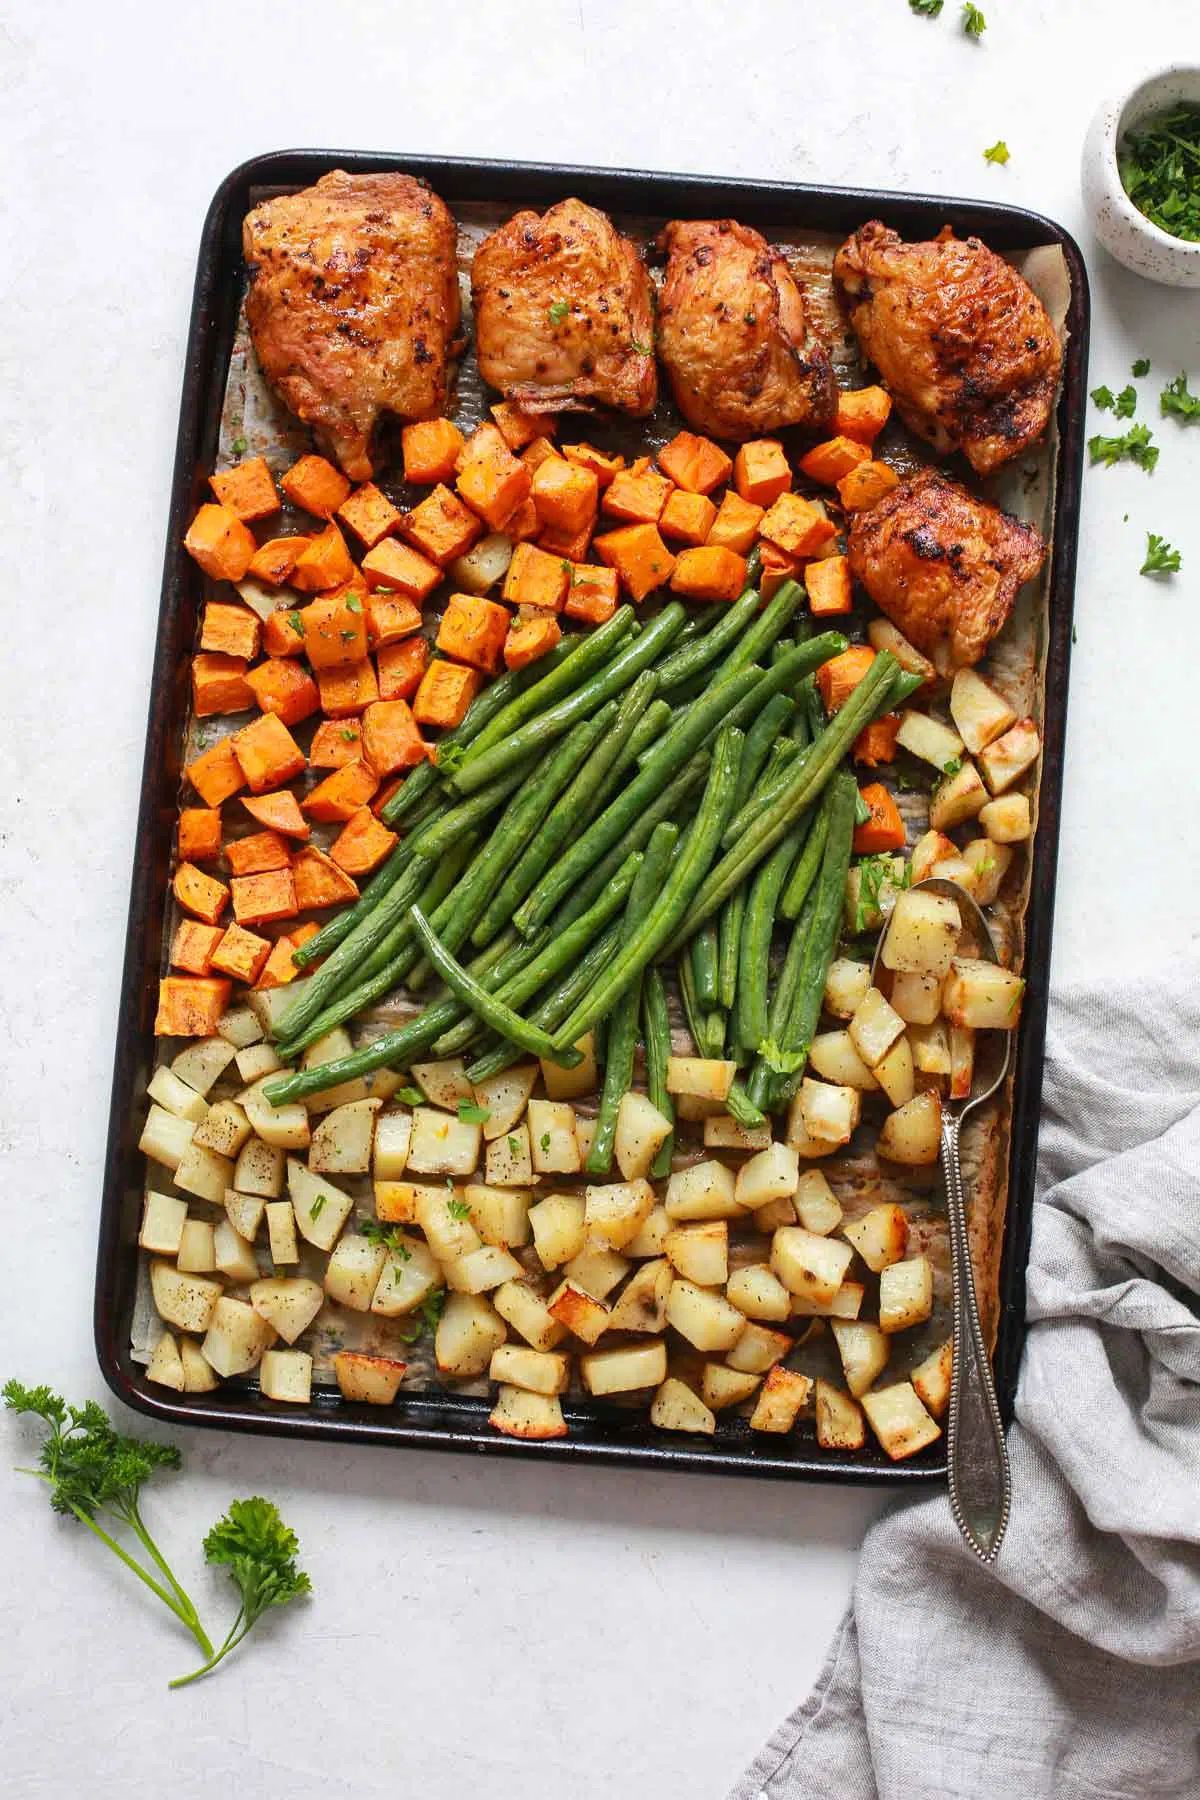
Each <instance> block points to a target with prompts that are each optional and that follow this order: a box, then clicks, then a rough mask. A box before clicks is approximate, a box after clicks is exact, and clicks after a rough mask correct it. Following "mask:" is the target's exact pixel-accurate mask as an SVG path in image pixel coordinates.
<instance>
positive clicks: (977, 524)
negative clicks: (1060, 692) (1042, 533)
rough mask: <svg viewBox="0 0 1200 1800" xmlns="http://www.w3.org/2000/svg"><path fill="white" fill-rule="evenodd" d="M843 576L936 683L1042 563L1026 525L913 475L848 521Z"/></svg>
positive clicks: (936, 476)
mask: <svg viewBox="0 0 1200 1800" xmlns="http://www.w3.org/2000/svg"><path fill="white" fill-rule="evenodd" d="M848 547H849V555H850V568H851V570H852V572H853V573H854V574H855V575H856V576H857V577H858V579H859V581H861V582H862V584H863V586H864V587H865V588H866V590H867V592H868V594H869V595H870V596H871V599H872V600H873V601H874V602H875V604H876V606H878V607H879V608H880V610H881V611H882V612H885V613H886V614H887V616H888V618H889V619H891V621H892V623H893V624H894V625H897V626H899V628H900V630H901V631H902V632H903V633H904V635H905V637H907V638H908V639H909V640H910V641H911V642H912V643H913V644H915V645H916V647H917V649H918V650H921V651H923V652H924V653H925V655H926V656H928V657H931V658H932V659H933V661H934V663H935V664H936V665H937V667H938V669H939V671H940V672H941V673H943V674H949V673H950V671H951V670H953V669H957V668H961V667H962V666H963V665H964V664H967V663H976V662H978V661H979V659H980V657H981V656H982V655H983V653H984V651H985V650H986V649H987V646H988V645H989V643H990V642H991V640H992V639H993V638H994V637H995V636H996V633H997V632H998V631H1000V630H1001V629H1002V627H1003V626H1004V624H1005V623H1006V621H1007V619H1008V616H1009V614H1010V613H1011V611H1012V608H1013V601H1014V600H1015V599H1016V597H1017V593H1018V591H1019V589H1020V588H1021V586H1022V584H1023V583H1024V582H1026V581H1028V580H1030V578H1031V577H1032V576H1034V575H1036V574H1037V572H1038V570H1039V569H1040V568H1041V566H1042V561H1043V558H1044V557H1045V554H1046V546H1045V545H1044V544H1043V542H1042V540H1041V538H1040V537H1039V536H1038V534H1037V532H1036V531H1035V530H1034V529H1033V527H1032V525H1023V524H1022V523H1021V521H1020V520H1019V519H1014V518H1013V517H1012V516H1011V515H1010V514H1009V513H1004V512H1001V511H1000V510H999V509H998V508H997V507H995V506H989V505H988V504H987V502H986V501H984V500H977V499H975V497H974V495H972V494H969V493H968V492H967V490H966V488H964V487H960V486H959V484H958V483H957V482H956V481H950V480H949V479H948V478H947V477H946V476H945V475H942V474H941V473H939V471H938V470H937V469H922V470H921V471H920V473H919V474H917V475H914V476H912V477H911V479H910V480H908V481H904V482H901V484H900V486H899V487H898V488H893V489H892V491H891V493H890V494H888V495H886V496H885V497H884V499H882V500H880V501H878V502H877V504H876V505H874V506H872V507H869V508H867V509H866V510H865V511H863V512H856V513H854V514H852V515H851V519H850V530H849V546H848Z"/></svg>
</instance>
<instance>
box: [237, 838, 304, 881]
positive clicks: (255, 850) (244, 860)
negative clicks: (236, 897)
mask: <svg viewBox="0 0 1200 1800" xmlns="http://www.w3.org/2000/svg"><path fill="white" fill-rule="evenodd" d="M225 861H226V862H227V863H228V864H229V870H230V873H231V874H232V875H265V874H266V873H267V871H268V870H269V869H287V868H290V867H291V862H292V857H291V852H290V851H289V849H288V847H287V843H286V842H285V840H284V839H283V838H281V837H280V835H279V833H278V832H277V831H255V832H252V833H251V835H250V836H249V837H244V838H231V839H230V841H229V842H228V843H227V844H226V846H225Z"/></svg>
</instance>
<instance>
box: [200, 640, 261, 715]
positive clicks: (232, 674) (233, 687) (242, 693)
mask: <svg viewBox="0 0 1200 1800" xmlns="http://www.w3.org/2000/svg"><path fill="white" fill-rule="evenodd" d="M253 705H254V692H253V690H252V689H251V688H250V687H249V686H247V683H246V663H245V660H244V658H242V657H240V656H214V655H213V654H212V653H211V652H210V651H208V650H202V651H200V653H199V654H198V655H196V656H193V658H192V707H193V709H194V711H195V714H196V717H197V718H198V719H211V718H212V717H213V716H214V715H215V714H216V713H236V712H245V711H246V710H247V708H248V707H251V706H253Z"/></svg>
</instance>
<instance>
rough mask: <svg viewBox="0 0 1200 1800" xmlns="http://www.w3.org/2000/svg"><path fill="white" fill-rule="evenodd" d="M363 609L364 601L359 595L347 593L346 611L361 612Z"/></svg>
mask: <svg viewBox="0 0 1200 1800" xmlns="http://www.w3.org/2000/svg"><path fill="white" fill-rule="evenodd" d="M362 609H363V604H362V601H361V600H360V599H359V597H358V595H357V594H347V596H346V611H347V612H355V613H360V612H361V611H362Z"/></svg>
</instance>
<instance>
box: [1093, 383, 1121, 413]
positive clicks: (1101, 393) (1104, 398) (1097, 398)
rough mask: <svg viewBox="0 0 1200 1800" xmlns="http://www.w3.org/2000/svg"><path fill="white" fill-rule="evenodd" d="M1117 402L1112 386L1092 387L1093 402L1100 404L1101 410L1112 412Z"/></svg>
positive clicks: (1095, 404)
mask: <svg viewBox="0 0 1200 1800" xmlns="http://www.w3.org/2000/svg"><path fill="white" fill-rule="evenodd" d="M1116 403H1117V402H1116V399H1115V397H1114V395H1113V391H1112V389H1111V388H1110V387H1094V388H1093V389H1092V404H1093V406H1098V407H1099V408H1100V411H1101V412H1111V411H1112V409H1113V407H1114V406H1115V405H1116Z"/></svg>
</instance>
